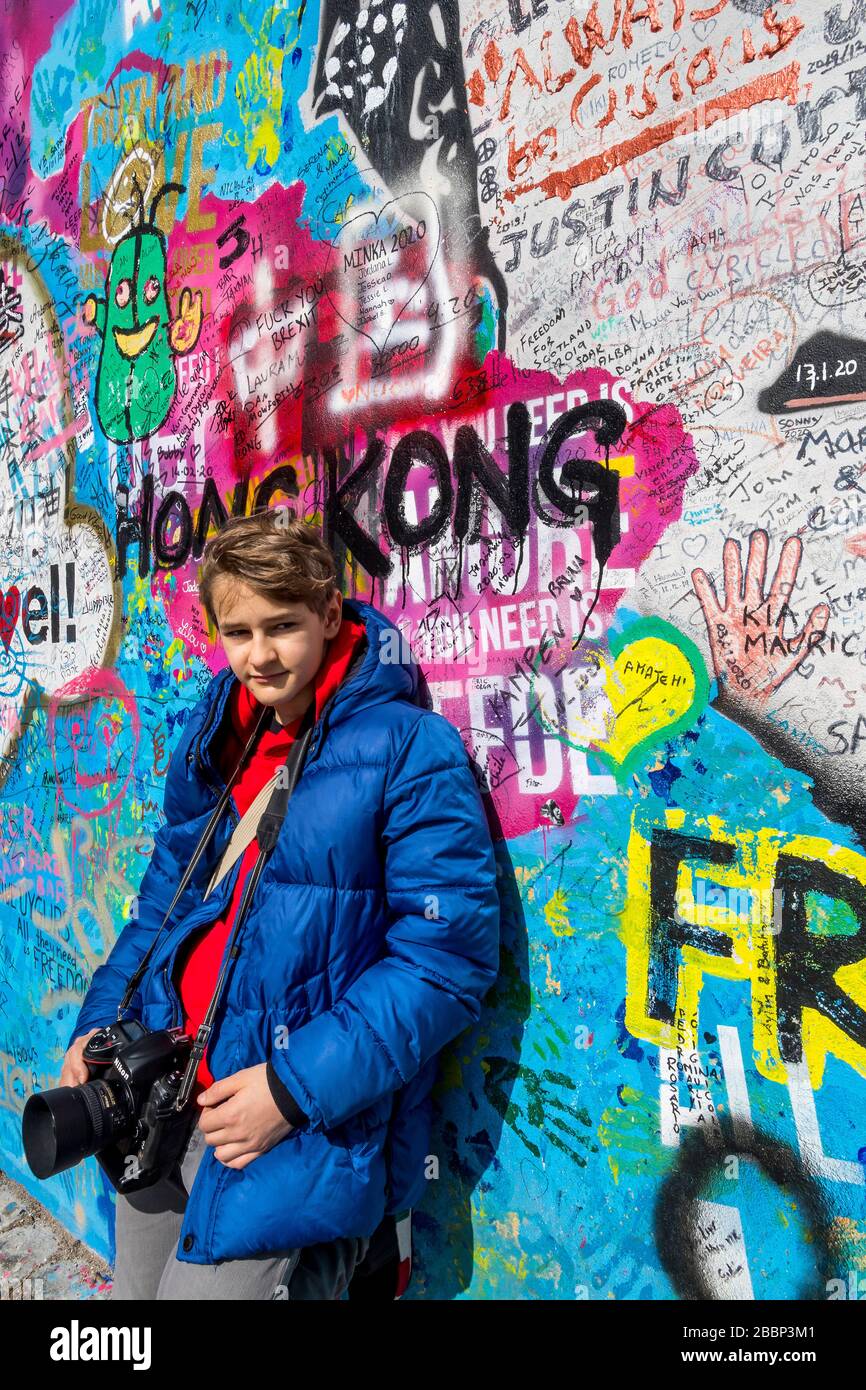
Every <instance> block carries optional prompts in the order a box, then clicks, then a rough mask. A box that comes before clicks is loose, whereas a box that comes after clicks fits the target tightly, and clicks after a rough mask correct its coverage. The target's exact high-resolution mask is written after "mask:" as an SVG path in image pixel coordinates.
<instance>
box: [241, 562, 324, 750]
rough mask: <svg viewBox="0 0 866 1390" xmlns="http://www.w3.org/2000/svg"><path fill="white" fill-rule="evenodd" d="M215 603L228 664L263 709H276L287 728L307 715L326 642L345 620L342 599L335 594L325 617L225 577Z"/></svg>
mask: <svg viewBox="0 0 866 1390" xmlns="http://www.w3.org/2000/svg"><path fill="white" fill-rule="evenodd" d="M213 604H214V610H215V612H216V617H217V624H218V626H219V634H220V640H221V642H222V644H223V648H224V650H225V653H226V656H227V657H228V659H229V665H230V666H231V668H232V670H233V671H234V673H235V675H236V676H237V678H238V680H239V681H240V682H241V683H242V684H243V685H245V686H247V687H248V689H249V690H250V691H251V692H252V694H253V695H254V696H255V697H256V699H257V700H258V702H259V704H262V705H271V706H272V707H273V708H274V709H275V710H276V712H277V717H278V719H279V720H280V722H281V723H283V724H289V723H291V721H292V720H293V719H297V718H298V717H299V716H300V715H302V714H303V713H304V710H305V709H306V708H307V705H308V704H309V703H310V700H311V699H312V697H313V692H312V689H311V688H310V682H311V681H312V679H313V677H314V676H315V674H316V672H317V671H318V669H319V667H320V666H321V664H322V658H323V656H324V654H325V643H326V642H327V641H329V640H330V639H331V638H333V637H336V635H337V633H338V632H339V630H340V623H341V621H342V608H343V595H342V594H341V593H339V592H337V593H335V594H333V595H332V597H331V600H330V603H329V604H328V608H327V611H326V613H325V616H324V618H320V617H319V615H318V613H314V612H313V610H312V609H311V608H308V607H307V606H306V604H305V603H274V602H273V601H272V600H271V599H269V598H265V597H264V596H263V595H262V594H259V593H256V591H255V590H254V589H251V588H249V586H248V585H246V584H243V583H241V582H240V581H239V580H236V579H228V578H225V577H223V576H220V578H219V579H217V581H216V583H215V584H214V589H213Z"/></svg>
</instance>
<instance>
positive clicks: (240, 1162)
mask: <svg viewBox="0 0 866 1390" xmlns="http://www.w3.org/2000/svg"><path fill="white" fill-rule="evenodd" d="M197 1101H198V1104H199V1106H200V1107H201V1116H200V1118H199V1122H198V1127H199V1129H200V1130H202V1132H203V1133H204V1136H205V1140H206V1142H207V1143H208V1144H215V1145H216V1146H217V1147H216V1148H215V1149H214V1154H215V1155H216V1157H217V1158H218V1159H219V1161H220V1163H224V1164H225V1166H226V1167H227V1168H245V1167H246V1165H247V1164H248V1163H252V1161H253V1159H254V1158H259V1157H260V1156H261V1154H263V1153H267V1151H268V1149H270V1148H273V1146H274V1144H276V1143H278V1142H279V1140H280V1139H284V1138H285V1136H286V1135H287V1134H288V1132H289V1130H290V1129H292V1128H293V1126H292V1125H290V1124H289V1122H288V1120H287V1119H285V1117H284V1116H283V1115H282V1113H281V1111H280V1109H279V1107H278V1106H277V1104H276V1101H275V1100H274V1098H273V1096H272V1095H271V1088H270V1086H269V1085H268V1078H267V1063H266V1062H259V1064H258V1066H255V1067H244V1069H243V1071H236V1072H235V1073H234V1075H232V1076H224V1077H223V1078H222V1080H221V1081H215V1082H214V1083H213V1085H212V1086H209V1087H208V1089H207V1090H206V1091H202V1093H201V1095H199V1096H198V1097H197Z"/></svg>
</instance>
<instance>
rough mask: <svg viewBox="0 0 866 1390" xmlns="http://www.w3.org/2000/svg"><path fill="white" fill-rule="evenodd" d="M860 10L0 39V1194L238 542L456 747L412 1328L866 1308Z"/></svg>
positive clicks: (863, 28) (195, 693)
mask: <svg viewBox="0 0 866 1390" xmlns="http://www.w3.org/2000/svg"><path fill="white" fill-rule="evenodd" d="M864 156H866V0H846V2H845V3H840V4H833V5H821V6H819V5H814V4H807V3H806V0H779V2H778V3H777V4H775V5H765V4H764V0H698V2H696V0H592V2H591V3H588V0H459V3H458V0H406V3H393V0H239V4H238V5H236V6H225V5H218V4H216V3H215V0H72V3H69V0H54V3H53V4H45V3H41V2H39V0H31V2H29V3H28V0H6V4H5V7H4V12H3V15H2V19H0V525H2V530H3V546H2V573H0V589H2V593H0V638H2V643H0V745H2V747H0V755H2V770H0V779H2V790H0V925H2V934H0V941H2V945H0V956H2V959H0V1064H2V1077H0V1147H2V1166H3V1167H4V1168H5V1170H6V1171H7V1172H9V1173H10V1174H11V1175H12V1176H14V1177H15V1178H17V1179H18V1180H20V1181H22V1182H24V1183H25V1184H26V1185H27V1186H28V1187H29V1188H30V1190H31V1191H33V1192H34V1193H35V1195H37V1196H38V1197H39V1199H40V1200H41V1201H43V1202H44V1203H45V1204H46V1205H47V1206H48V1207H49V1208H50V1210H52V1211H53V1212H54V1213H55V1214H56V1215H57V1216H58V1217H59V1218H60V1219H61V1220H62V1221H63V1222H64V1224H65V1225H66V1226H67V1227H68V1229H69V1230H71V1231H73V1232H74V1233H76V1234H77V1235H79V1236H81V1237H82V1238H83V1239H85V1240H86V1241H88V1242H89V1243H90V1244H91V1245H92V1246H93V1247H94V1248H95V1249H97V1250H98V1251H100V1252H102V1253H103V1254H104V1255H105V1256H106V1257H107V1258H111V1256H112V1254H113V1249H112V1245H113V1223H112V1210H111V1208H112V1201H113V1192H112V1191H111V1190H110V1189H109V1187H108V1185H107V1183H106V1181H105V1180H104V1178H103V1177H102V1174H101V1170H100V1169H99V1168H98V1165H97V1164H96V1163H95V1162H94V1161H88V1162H86V1163H84V1164H80V1165H78V1166H77V1167H75V1168H72V1169H70V1170H68V1171H67V1172H65V1173H63V1174H60V1175H59V1176H58V1177H56V1178H54V1179H52V1180H51V1181H50V1182H48V1183H42V1184H40V1183H37V1182H36V1181H35V1179H33V1177H32V1175H30V1173H29V1170H28V1169H27V1168H26V1165H25V1164H24V1161H23V1156H22V1153H21V1143H20V1122H21V1112H22V1109H23V1106H24V1103H25V1101H26V1099H27V1097H28V1096H29V1095H30V1094H31V1093H32V1092H33V1091H34V1090H39V1089H44V1088H46V1087H49V1086H53V1085H56V1083H57V1079H58V1076H59V1070H60V1064H61V1048H62V1046H63V1044H64V1042H65V1039H66V1038H67V1037H68V1032H69V1027H70V1023H71V1020H72V1019H73V1017H74V1015H75V1013H76V1012H77V1010H78V1008H79V1007H80V1004H81V1000H82V997H83V995H84V993H85V991H86V990H87V988H88V985H89V982H90V979H91V977H92V974H93V971H94V970H95V969H96V968H97V967H98V965H99V964H100V963H101V962H102V961H103V960H104V959H105V956H106V954H107V953H108V951H109V950H110V949H111V946H112V944H113V943H114V941H115V940H116V938H117V935H118V933H119V931H120V930H121V929H122V926H123V923H124V921H125V920H126V919H127V918H128V916H129V913H130V912H131V911H132V910H133V904H134V900H135V892H136V888H137V886H138V884H139V882H140V880H141V877H142V874H143V872H144V869H145V867H146V864H147V862H148V854H149V851H150V848H151V843H152V835H153V833H154V832H155V830H156V829H157V827H158V826H159V824H160V819H161V815H162V795H163V787H164V778H165V773H166V768H167V766H168V763H169V759H170V756H171V752H172V749H173V747H174V746H175V744H176V742H177V740H178V738H179V736H180V732H181V730H182V728H183V726H184V722H185V720H186V719H187V718H188V716H189V712H190V710H191V708H192V707H193V705H194V704H195V702H196V701H197V700H198V699H199V698H200V696H201V694H202V692H203V691H204V689H205V687H206V685H207V683H208V681H209V679H210V677H211V675H212V674H213V673H214V672H215V671H217V670H219V669H220V668H221V666H222V665H223V664H224V658H223V656H222V654H221V651H220V648H219V644H218V642H217V641H216V640H215V634H214V633H213V632H212V631H211V630H209V629H208V627H207V625H206V623H205V621H204V619H203V616H202V614H201V612H200V609H199V607H198V604H197V600H196V592H195V581H196V572H197V566H198V562H199V559H200V557H201V553H202V548H203V546H204V543H205V541H206V539H207V538H208V536H210V535H213V534H214V532H215V531H216V529H218V527H219V526H220V524H221V522H223V521H224V520H225V519H226V517H227V516H229V515H236V514H245V513H249V512H252V511H253V510H256V509H260V508H264V507H268V506H275V505H284V506H289V507H290V508H291V509H292V510H293V511H295V512H296V513H297V514H298V515H300V516H302V517H304V518H305V519H306V520H307V521H308V522H309V523H310V524H311V525H313V526H316V527H319V528H321V530H322V532H323V533H324V535H325V537H326V539H327V540H328V541H329V543H330V544H331V545H332V546H333V548H334V550H335V552H336V554H337V556H338V559H339V562H340V566H341V575H342V586H343V590H344V593H345V594H346V595H352V596H357V597H360V598H362V599H365V600H367V601H370V602H373V603H374V604H376V605H377V606H378V607H380V608H381V609H383V611H384V612H386V613H387V614H388V615H389V616H390V617H391V618H392V620H393V621H394V622H395V623H396V624H397V626H398V627H399V628H400V630H401V632H402V633H403V635H404V637H405V639H406V641H408V643H409V644H410V645H411V647H412V649H413V651H414V653H415V655H416V657H417V659H418V661H419V663H420V664H421V666H422V668H423V670H424V672H425V674H426V677H427V682H428V686H429V692H430V699H431V701H432V704H433V705H434V707H435V708H436V709H437V710H439V711H440V712H441V713H442V714H443V715H445V716H446V717H447V718H448V719H449V720H451V721H452V723H453V724H454V725H455V726H456V727H457V728H458V729H459V731H460V733H461V735H462V737H463V739H464V742H465V744H466V748H467V750H468V752H469V753H470V755H471V757H472V759H473V763H474V767H475V770H476V774H477V777H478V780H479V785H480V787H481V789H482V791H483V793H484V797H485V802H486V805H487V807H488V810H489V814H490V819H491V825H492V827H493V828H494V833H495V836H496V843H497V854H498V859H499V863H500V867H501V870H502V878H501V882H502V899H503V948H502V969H501V974H500V977H499V981H498V983H497V985H496V986H495V988H494V989H493V991H492V992H491V994H490V995H489V997H488V1000H487V1003H486V1006H485V1009H484V1012H483V1015H482V1018H481V1020H480V1022H479V1024H478V1026H477V1027H476V1028H473V1029H471V1030H469V1031H468V1032H467V1033H465V1034H464V1035H463V1036H462V1037H461V1039H459V1040H458V1042H457V1043H455V1044H454V1045H453V1046H452V1047H450V1048H448V1049H447V1050H446V1052H445V1053H444V1054H443V1059H442V1068H441V1074H440V1079H439V1082H438V1085H437V1089H436V1101H437V1111H436V1125H435V1131H434V1145H433V1147H434V1149H435V1153H434V1154H432V1155H431V1160H430V1164H429V1169H430V1182H429V1192H428V1195H427V1198H426V1200H425V1202H424V1204H423V1206H422V1207H421V1208H419V1209H418V1211H417V1214H416V1226H415V1230H416V1259H417V1263H416V1274H415V1279H414V1281H413V1286H412V1291H411V1293H410V1295H409V1296H410V1297H416V1298H423V1297H436V1298H452V1297H460V1298H473V1299H496V1298H529V1299H557V1300H559V1299H569V1300H572V1299H588V1300H594V1299H596V1300H597V1299H606V1300H607V1299H638V1298H644V1299H676V1298H688V1297H694V1296H700V1297H706V1298H717V1299H725V1298H755V1299H765V1298H774V1299H778V1298H782V1299H786V1298H788V1299H793V1298H798V1297H813V1298H848V1297H857V1296H858V1290H861V1289H862V1290H863V1291H866V1212H864V1201H866V1190H864V1187H866V1121H864V1114H866V1103H864V1102H866V838H864V837H866V812H864V793H866V763H864V753H866V506H864V504H866V472H864V461H866V329H864V326H863V318H864V309H866V183H864V172H863V170H864Z"/></svg>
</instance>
